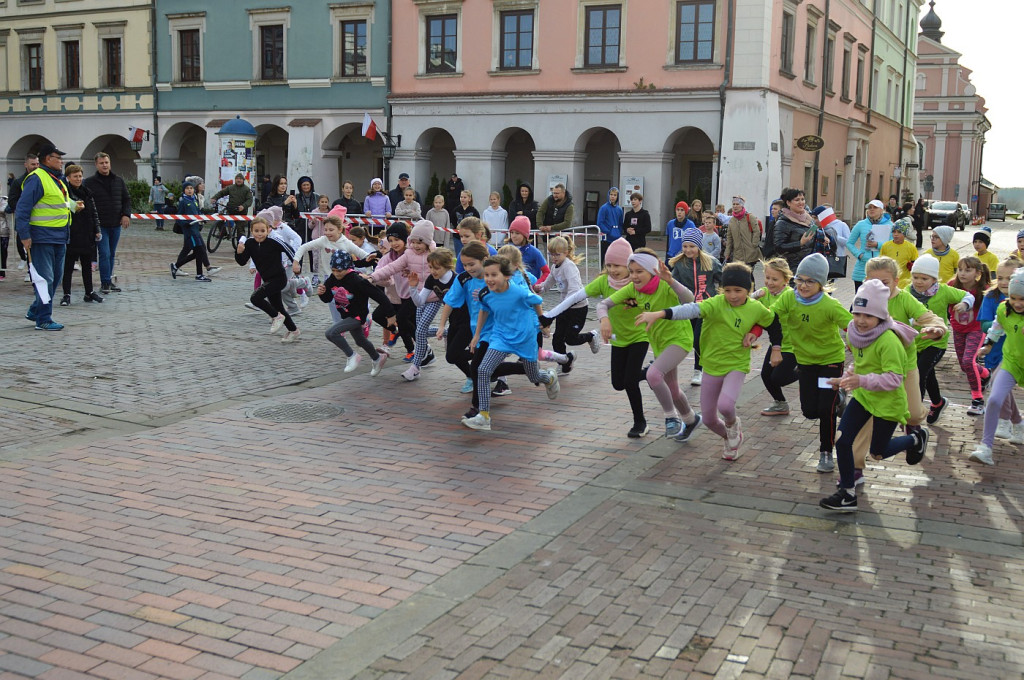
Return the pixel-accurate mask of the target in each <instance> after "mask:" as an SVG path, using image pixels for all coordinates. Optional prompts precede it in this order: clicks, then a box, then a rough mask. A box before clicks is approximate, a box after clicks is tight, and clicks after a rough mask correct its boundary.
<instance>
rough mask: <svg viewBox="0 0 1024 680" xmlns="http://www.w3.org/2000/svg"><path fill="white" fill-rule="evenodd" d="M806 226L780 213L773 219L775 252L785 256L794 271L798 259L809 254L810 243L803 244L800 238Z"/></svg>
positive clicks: (798, 261) (798, 262)
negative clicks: (791, 220)
mask: <svg viewBox="0 0 1024 680" xmlns="http://www.w3.org/2000/svg"><path fill="white" fill-rule="evenodd" d="M807 229H808V228H807V227H805V226H804V225H802V224H797V223H796V222H790V221H789V220H787V219H786V218H785V217H783V216H782V215H779V218H778V219H777V220H776V221H775V254H776V255H778V256H780V257H784V258H786V262H788V263H789V268H790V269H792V270H793V271H796V267H797V265H798V264H800V260H802V259H804V258H805V257H807V256H808V255H810V254H811V244H810V243H808V244H807V245H803V244H801V243H800V239H801V238H802V237H803V235H804V232H806V231H807Z"/></svg>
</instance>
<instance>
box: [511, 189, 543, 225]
mask: <svg viewBox="0 0 1024 680" xmlns="http://www.w3.org/2000/svg"><path fill="white" fill-rule="evenodd" d="M523 187H526V190H527V192H528V193H527V194H526V200H523V197H522V188H523ZM537 207H538V206H537V201H536V200H535V199H534V198H533V187H532V186H530V183H529V182H520V183H519V186H517V187H516V195H515V197H513V199H512V202H511V203H509V204H508V216H509V222H510V223H511V221H512V220H514V219H515V218H516V217H518V216H519V215H523V216H524V217H529V218H530V229H536V228H537Z"/></svg>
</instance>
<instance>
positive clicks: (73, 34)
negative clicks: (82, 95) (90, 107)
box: [53, 24, 84, 90]
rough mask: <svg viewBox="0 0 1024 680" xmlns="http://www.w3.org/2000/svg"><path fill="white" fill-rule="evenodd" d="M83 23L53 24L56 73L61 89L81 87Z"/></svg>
mask: <svg viewBox="0 0 1024 680" xmlns="http://www.w3.org/2000/svg"><path fill="white" fill-rule="evenodd" d="M83 27H84V24H72V25H65V26H54V27H53V29H54V31H55V32H56V34H57V75H58V85H57V87H58V88H59V89H61V90H80V89H81V88H82V28H83Z"/></svg>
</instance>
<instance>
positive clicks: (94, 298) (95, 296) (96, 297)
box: [84, 290, 103, 302]
mask: <svg viewBox="0 0 1024 680" xmlns="http://www.w3.org/2000/svg"><path fill="white" fill-rule="evenodd" d="M84 301H85V302H103V298H102V297H100V294H99V293H97V292H96V291H94V290H91V291H89V292H88V293H86V294H85V298H84Z"/></svg>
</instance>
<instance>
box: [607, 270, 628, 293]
mask: <svg viewBox="0 0 1024 680" xmlns="http://www.w3.org/2000/svg"><path fill="white" fill-rule="evenodd" d="M606 276H607V277H608V285H609V286H611V288H612V290H619V289H621V288H623V287H624V286H625V285H626V284H627V283H629V274H627V275H626V276H625V277H624V278H621V279H616V278H613V277H612V275H611V274H607V273H606Z"/></svg>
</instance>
